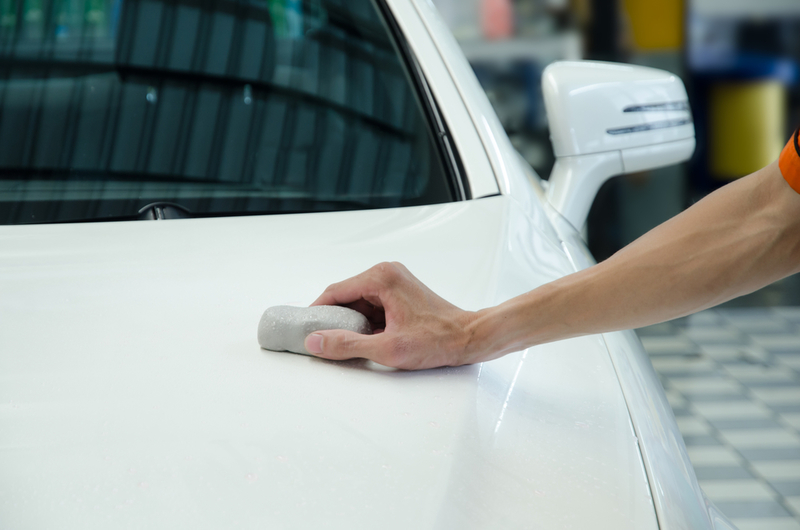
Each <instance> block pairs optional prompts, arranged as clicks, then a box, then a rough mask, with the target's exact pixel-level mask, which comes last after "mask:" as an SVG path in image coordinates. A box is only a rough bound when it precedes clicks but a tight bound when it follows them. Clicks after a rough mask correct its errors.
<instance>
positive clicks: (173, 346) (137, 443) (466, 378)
mask: <svg viewBox="0 0 800 530" xmlns="http://www.w3.org/2000/svg"><path fill="white" fill-rule="evenodd" d="M487 249H488V251H487ZM432 256H435V259H431V257H432ZM383 259H397V260H401V261H403V262H404V263H406V264H407V265H408V266H409V267H410V269H411V270H412V271H414V272H417V273H418V274H419V276H420V278H421V279H422V280H423V281H425V282H427V283H428V284H430V285H431V286H432V287H433V288H434V289H436V290H437V291H438V292H441V293H442V294H443V295H444V296H445V297H447V298H448V299H450V300H451V301H453V302H454V303H457V304H459V305H461V306H463V307H466V308H470V309H477V308H480V307H484V306H485V305H489V304H494V303H497V302H499V301H501V300H502V299H504V298H507V297H509V296H513V295H515V294H519V293H520V292H524V291H525V290H528V289H530V288H534V287H536V286H537V285H539V284H542V283H545V282H547V281H550V280H552V279H554V278H556V277H558V276H559V275H561V274H562V271H564V270H568V267H569V262H568V260H567V258H566V256H565V255H564V254H563V252H561V251H560V249H559V246H558V243H557V242H554V241H553V240H552V238H551V237H550V235H549V234H548V233H545V232H542V231H541V230H540V229H539V228H538V227H537V226H536V225H535V223H534V222H532V221H531V220H530V218H529V217H527V216H526V215H525V214H524V212H522V210H521V209H520V207H519V205H518V204H517V203H516V202H515V201H513V200H511V199H509V198H508V197H495V198H491V199H484V200H481V201H469V202H463V203H456V204H450V205H441V206H426V207H415V208H406V209H396V210H388V211H381V210H376V211H362V212H341V213H323V214H303V215H282V216H272V217H269V216H266V217H246V218H227V219H194V220H176V221H169V222H140V223H97V224H73V225H41V226H26V227H19V226H17V227H0V291H1V292H3V296H2V297H1V298H0V314H2V319H0V352H2V355H0V381H1V382H0V394H1V395H2V399H0V403H2V406H1V407H0V422H2V424H3V426H4V428H3V429H2V431H0V469H2V472H0V525H2V526H3V527H8V528H41V527H51V526H54V525H57V526H59V527H62V528H70V527H75V528H78V527H79V528H106V527H108V526H114V527H142V526H147V527H161V528H166V527H174V526H176V525H180V526H186V525H189V524H191V525H193V526H195V527H197V528H218V527H221V526H225V527H237V528H248V527H256V526H259V527H262V526H263V525H264V524H268V525H269V526H270V527H273V528H309V527H330V528H372V527H377V526H380V527H382V528H497V527H498V526H497V525H498V523H502V524H501V526H502V527H504V528H529V527H531V525H533V526H534V527H542V528H565V527H572V526H574V527H588V526H591V527H594V528H609V529H611V528H613V529H619V528H635V529H637V530H638V529H642V528H656V527H657V523H656V519H655V512H654V510H653V506H652V502H651V499H650V497H649V488H648V486H647V481H646V476H645V473H644V469H643V466H642V462H641V459H640V454H639V451H638V447H637V444H636V438H635V436H634V434H633V428H632V426H631V423H630V419H629V416H628V412H627V409H626V406H625V402H624V398H623V395H622V392H621V389H620V387H619V383H618V381H617V377H616V374H615V373H614V367H613V365H612V363H611V361H610V358H609V356H608V352H607V350H606V348H605V344H604V342H603V340H602V337H600V336H592V337H585V338H581V339H574V340H570V341H563V342H559V343H554V344H550V345H543V346H539V347H536V348H532V349H530V350H527V351H525V352H519V353H516V354H512V355H509V356H507V357H505V358H503V359H499V360H497V361H493V362H490V363H484V364H483V365H479V366H468V367H461V368H451V369H440V370H429V371H424V372H419V373H411V372H397V371H393V370H388V369H385V368H381V367H379V366H377V365H374V364H372V363H367V362H364V361H351V362H346V363H333V362H327V361H322V360H318V359H313V358H310V357H304V356H298V355H292V354H285V353H273V352H267V351H263V350H260V349H259V348H258V344H257V342H256V339H255V334H256V327H257V322H258V319H259V317H260V314H261V312H262V311H263V309H265V308H266V307H268V306H270V305H275V304H282V303H291V302H295V303H308V302H310V301H311V300H312V299H313V298H314V296H316V294H318V293H319V292H320V291H321V290H322V289H323V288H324V287H325V286H326V285H327V284H328V283H330V282H333V281H336V280H339V279H341V278H343V277H346V276H348V275H351V274H354V273H356V272H358V271H360V270H363V269H365V268H367V267H368V266H369V265H370V264H372V263H375V262H377V261H380V260H383ZM577 508H579V509H577Z"/></svg>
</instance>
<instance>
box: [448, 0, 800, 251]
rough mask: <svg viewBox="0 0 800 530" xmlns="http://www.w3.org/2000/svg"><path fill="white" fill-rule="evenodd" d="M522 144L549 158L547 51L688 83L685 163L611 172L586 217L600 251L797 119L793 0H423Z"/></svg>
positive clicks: (739, 166)
mask: <svg viewBox="0 0 800 530" xmlns="http://www.w3.org/2000/svg"><path fill="white" fill-rule="evenodd" d="M433 3H434V4H435V5H436V6H437V7H438V8H439V10H440V12H441V14H442V16H443V17H444V18H445V20H446V21H447V23H448V24H449V25H450V28H451V29H452V31H453V33H454V34H455V36H456V38H457V39H458V40H459V42H460V43H461V45H462V48H463V50H464V52H465V54H466V55H467V58H468V59H469V60H470V62H471V64H472V66H473V68H474V70H475V72H476V74H477V75H478V78H479V80H480V81H481V83H482V85H483V87H484V89H485V90H486V92H487V94H488V95H489V98H490V99H491V101H492V104H493V105H494V107H495V110H496V111H497V113H498V115H499V116H500V118H501V120H502V122H503V124H504V125H505V127H506V130H507V131H508V133H509V135H510V136H511V139H512V141H513V142H514V144H515V145H516V147H517V149H518V150H519V151H520V153H522V155H523V156H524V157H525V158H526V159H527V160H528V162H530V164H531V165H532V166H533V167H534V168H535V169H536V170H537V171H538V172H539V174H540V175H541V176H542V177H543V178H547V176H548V175H549V173H550V169H551V168H552V165H553V155H552V150H551V147H550V143H549V141H548V132H547V120H546V117H545V113H544V107H543V101H542V96H541V90H540V86H539V83H540V77H541V72H542V69H543V68H544V67H545V66H547V65H548V64H549V63H551V62H553V61H556V60H564V59H567V60H574V59H597V60H606V61H617V62H625V63H632V64H638V65H643V66H652V67H656V68H662V69H665V70H668V71H670V72H673V73H676V74H678V75H679V76H681V77H682V78H683V80H684V82H685V83H686V85H687V89H688V90H689V92H690V99H691V103H692V108H693V111H694V115H695V120H696V127H697V139H698V149H697V153H696V155H695V157H694V159H693V160H692V161H691V162H690V163H688V164H686V165H684V166H683V167H676V168H669V169H663V170H658V171H652V172H649V173H646V174H639V175H631V176H627V177H624V178H618V179H614V180H612V181H611V182H609V183H608V184H607V186H606V187H605V188H604V189H603V190H602V192H601V194H600V196H599V197H598V200H597V201H596V204H595V207H594V209H593V212H592V217H591V219H590V222H589V223H588V230H589V233H588V239H589V245H590V247H591V250H592V252H593V253H594V254H595V256H596V257H597V258H598V259H599V260H600V259H604V258H605V257H608V256H609V255H610V254H612V253H613V252H615V251H616V250H618V249H619V248H621V247H622V246H624V245H625V244H627V243H629V242H631V241H633V240H634V239H636V238H637V237H638V236H640V235H641V234H643V233H644V232H646V231H647V230H649V229H650V228H652V227H654V226H656V225H657V224H659V223H661V222H663V221H664V220H666V219H668V218H669V217H671V216H673V215H675V214H676V213H678V212H680V211H681V210H682V209H684V208H685V207H686V206H687V205H689V204H691V203H692V202H694V201H696V200H698V199H699V198H701V197H702V196H703V195H705V194H706V193H708V192H709V191H711V190H713V189H715V188H717V187H719V186H721V185H723V184H725V183H726V182H729V181H731V180H733V179H736V178H738V177H741V176H743V175H746V174H749V173H751V172H753V171H755V170H757V169H760V168H761V167H763V166H765V165H767V164H769V163H770V162H772V161H773V160H775V159H776V158H777V157H778V155H779V153H780V150H781V149H782V148H783V146H784V145H785V143H786V140H787V139H788V137H789V135H790V134H791V131H793V130H794V128H795V127H796V126H797V125H798V124H800V84H798V65H799V64H800V0H758V1H755V0H659V1H653V0H433Z"/></svg>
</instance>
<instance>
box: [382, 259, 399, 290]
mask: <svg viewBox="0 0 800 530" xmlns="http://www.w3.org/2000/svg"><path fill="white" fill-rule="evenodd" d="M377 269H378V270H377V272H378V277H379V279H380V281H381V283H383V284H384V285H386V286H387V287H391V286H394V285H396V284H397V283H398V282H399V281H400V278H401V276H402V273H401V271H400V269H399V268H398V266H397V265H396V264H395V263H389V262H384V263H380V264H379V265H377Z"/></svg>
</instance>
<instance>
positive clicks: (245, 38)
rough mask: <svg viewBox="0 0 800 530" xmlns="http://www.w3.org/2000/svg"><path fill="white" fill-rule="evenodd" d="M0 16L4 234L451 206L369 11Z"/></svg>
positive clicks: (212, 9) (195, 6)
mask: <svg viewBox="0 0 800 530" xmlns="http://www.w3.org/2000/svg"><path fill="white" fill-rule="evenodd" d="M0 6H2V10H1V11H0V223H2V224H22V223H43V222H45V223H46V222H63V221H87V220H116V219H136V218H158V215H154V214H153V211H155V210H154V208H155V209H158V210H160V211H161V212H162V214H163V212H171V214H170V215H167V217H170V216H177V217H187V216H189V217H197V216H209V215H240V214H246V213H275V212H311V211H330V210H344V209H359V208H380V207H396V206H407V205H419V204H431V203H439V202H447V201H452V200H454V197H455V194H454V191H453V189H452V182H451V181H450V180H449V177H448V173H447V171H446V170H445V167H444V166H443V163H442V159H441V157H440V155H439V153H440V151H439V150H438V149H437V144H436V143H435V141H434V136H433V134H432V131H431V128H430V126H429V123H428V120H427V118H426V115H425V113H424V111H423V107H422V105H421V103H420V100H419V99H418V97H417V90H415V88H414V87H415V85H414V84H413V81H412V79H411V77H410V76H409V75H408V72H407V70H406V68H405V66H404V64H405V63H404V62H403V59H402V57H401V55H400V54H399V53H398V51H397V47H396V46H395V43H394V41H393V37H392V35H391V33H390V32H389V31H388V29H387V26H386V25H385V24H384V22H383V19H382V18H381V15H380V13H379V11H378V9H377V7H376V6H375V5H374V4H373V2H372V1H370V0H316V1H313V0H308V1H301V0H164V1H157V0H24V1H22V0H19V1H12V0H6V1H3V2H0ZM154 205H155V206H154Z"/></svg>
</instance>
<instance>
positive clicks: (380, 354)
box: [305, 330, 392, 366]
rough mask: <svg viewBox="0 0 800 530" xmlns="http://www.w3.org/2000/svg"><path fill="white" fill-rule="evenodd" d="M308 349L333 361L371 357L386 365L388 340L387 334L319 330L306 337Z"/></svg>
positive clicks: (313, 353)
mask: <svg viewBox="0 0 800 530" xmlns="http://www.w3.org/2000/svg"><path fill="white" fill-rule="evenodd" d="M305 347H306V350H307V351H308V352H309V353H311V354H312V355H315V356H317V357H321V358H323V359H330V360H332V361H343V360H346V359H370V360H372V361H375V362H377V363H380V364H384V365H386V366H392V365H391V364H387V361H388V356H387V355H386V354H387V350H388V348H387V340H386V339H385V334H383V333H380V334H378V335H361V334H359V333H353V332H352V331H344V330H329V331H317V332H314V333H312V334H311V335H309V336H308V337H306V340H305Z"/></svg>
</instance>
